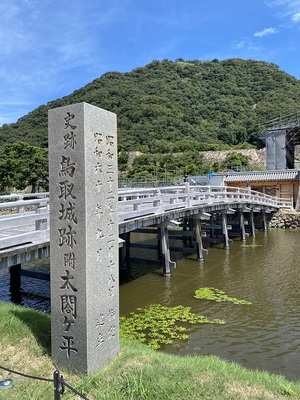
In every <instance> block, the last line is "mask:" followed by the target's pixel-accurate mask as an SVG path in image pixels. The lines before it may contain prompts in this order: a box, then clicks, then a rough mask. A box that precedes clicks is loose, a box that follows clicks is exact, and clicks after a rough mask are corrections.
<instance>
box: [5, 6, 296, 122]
mask: <svg viewBox="0 0 300 400" xmlns="http://www.w3.org/2000/svg"><path fill="white" fill-rule="evenodd" d="M299 50H300V0H226V1H224V0H72V1H70V0H68V1H67V0H1V2H0V126H1V125H2V124H4V123H10V122H16V121H17V119H18V118H20V117H22V116H24V115H26V114H27V113H28V112H30V111H32V110H34V109H35V108H36V107H38V106H39V105H42V104H47V103H48V102H49V101H52V100H55V99H58V98H60V97H63V96H66V95H68V94H70V93H72V92H73V91H74V90H76V89H79V88H81V87H82V86H84V85H86V84H87V83H89V82H91V81H93V80H94V79H96V78H98V77H100V76H101V75H102V74H103V73H105V72H108V71H119V72H128V71H131V70H132V69H134V68H137V67H141V66H144V65H146V64H148V63H150V62H151V61H153V60H162V59H169V60H172V61H175V60H176V59H177V58H183V59H186V60H195V59H198V60H202V61H204V60H212V59H214V58H218V59H219V60H224V59H227V58H234V57H238V58H242V59H254V60H262V61H267V62H272V63H275V64H277V65H279V67H280V69H281V70H283V71H285V72H287V73H289V74H291V75H293V76H295V77H296V78H297V79H300V65H299V59H300V56H299Z"/></svg>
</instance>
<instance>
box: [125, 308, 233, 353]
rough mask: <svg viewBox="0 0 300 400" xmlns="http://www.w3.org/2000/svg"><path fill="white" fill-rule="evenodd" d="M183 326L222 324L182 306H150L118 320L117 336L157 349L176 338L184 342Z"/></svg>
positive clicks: (186, 335)
mask: <svg viewBox="0 0 300 400" xmlns="http://www.w3.org/2000/svg"><path fill="white" fill-rule="evenodd" d="M187 324H225V321H224V320H221V319H213V320H209V319H207V318H206V317H205V316H204V315H198V314H195V313H193V312H191V308H190V307H184V306H182V305H179V306H176V307H166V306H163V305H161V304H152V305H150V306H149V307H145V308H137V309H136V311H135V312H132V313H130V317H121V318H120V335H121V337H122V338H124V339H131V340H137V341H139V342H142V343H147V345H148V346H150V347H152V348H154V349H158V348H160V346H161V345H162V344H172V343H173V342H174V340H176V339H183V340H184V339H188V338H189V335H188V334H187V333H186V331H187V328H186V325H187ZM184 325H185V326H184Z"/></svg>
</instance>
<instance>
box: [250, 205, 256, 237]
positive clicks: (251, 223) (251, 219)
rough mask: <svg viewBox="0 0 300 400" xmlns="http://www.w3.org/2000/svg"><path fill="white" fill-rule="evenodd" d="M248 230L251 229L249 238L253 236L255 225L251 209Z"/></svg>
mask: <svg viewBox="0 0 300 400" xmlns="http://www.w3.org/2000/svg"><path fill="white" fill-rule="evenodd" d="M250 229H251V236H255V223H254V211H253V209H252V210H251V211H250Z"/></svg>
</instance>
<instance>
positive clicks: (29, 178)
mask: <svg viewBox="0 0 300 400" xmlns="http://www.w3.org/2000/svg"><path fill="white" fill-rule="evenodd" d="M48 174H49V172H48V150H47V149H42V148H40V147H36V146H31V145H30V144H28V143H26V142H20V141H19V142H16V143H12V144H7V145H5V146H4V148H3V149H2V151H1V159H0V190H2V191H5V192H8V191H10V190H11V189H12V188H15V189H18V190H23V189H25V188H26V186H30V185H31V187H32V189H31V192H32V193H34V192H36V191H37V188H38V185H39V183H41V182H43V186H44V188H45V189H48Z"/></svg>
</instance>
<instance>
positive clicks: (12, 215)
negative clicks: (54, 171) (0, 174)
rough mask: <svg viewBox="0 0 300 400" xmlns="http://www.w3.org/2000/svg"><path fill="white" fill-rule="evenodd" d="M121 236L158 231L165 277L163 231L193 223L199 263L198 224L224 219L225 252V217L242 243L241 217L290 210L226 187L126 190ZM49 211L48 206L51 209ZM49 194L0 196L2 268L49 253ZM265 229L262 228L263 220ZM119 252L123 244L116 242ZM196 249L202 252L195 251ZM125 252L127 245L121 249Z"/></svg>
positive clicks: (286, 205) (121, 197)
mask: <svg viewBox="0 0 300 400" xmlns="http://www.w3.org/2000/svg"><path fill="white" fill-rule="evenodd" d="M118 199H119V201H118V215H119V235H120V237H121V238H122V237H123V236H124V235H126V234H127V233H129V232H131V231H134V230H137V229H141V228H145V227H150V226H158V227H162V228H163V229H162V231H161V232H162V233H161V234H162V237H161V239H162V246H163V249H162V252H163V255H164V260H165V261H164V262H165V266H164V267H165V274H166V275H168V274H169V269H170V268H169V267H170V266H173V265H172V262H171V261H170V257H169V246H168V238H167V237H166V236H165V235H167V228H168V227H170V226H175V225H176V224H177V225H179V222H178V221H180V220H182V219H183V218H186V219H188V218H192V219H193V220H194V221H196V224H195V225H194V226H195V230H196V232H195V236H196V238H197V244H198V248H199V250H198V259H201V258H203V247H202V242H201V221H202V222H203V221H205V220H207V219H209V217H210V216H211V215H214V214H216V213H218V214H221V215H222V223H221V226H222V231H223V234H224V235H225V237H224V239H225V241H224V247H228V235H227V231H228V229H230V227H228V226H227V218H226V215H227V214H233V213H237V214H238V215H239V216H240V217H239V218H240V219H239V221H240V225H241V238H242V240H244V239H245V229H244V213H245V212H247V213H250V214H251V221H252V222H251V224H252V226H253V232H254V224H253V214H254V213H260V214H261V215H262V218H263V219H264V218H265V213H266V212H275V211H277V210H279V209H281V208H292V204H291V202H289V201H286V199H279V198H277V197H272V196H268V195H265V194H262V193H259V192H256V191H252V190H250V189H243V188H234V187H230V186H190V185H189V183H185V184H183V185H181V186H170V187H158V188H130V189H119V191H118ZM50 206H51V205H50ZM49 218H50V212H49V193H35V194H22V195H19V194H16V195H11V196H0V267H11V266H14V265H20V264H22V263H24V262H26V261H30V260H33V259H37V258H45V257H48V256H49V254H50V239H49V225H50V224H49ZM264 225H266V222H265V219H264ZM119 243H120V247H122V244H123V243H125V241H124V240H122V239H120V240H119ZM199 245H200V247H199ZM123 247H125V245H124V246H123Z"/></svg>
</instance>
